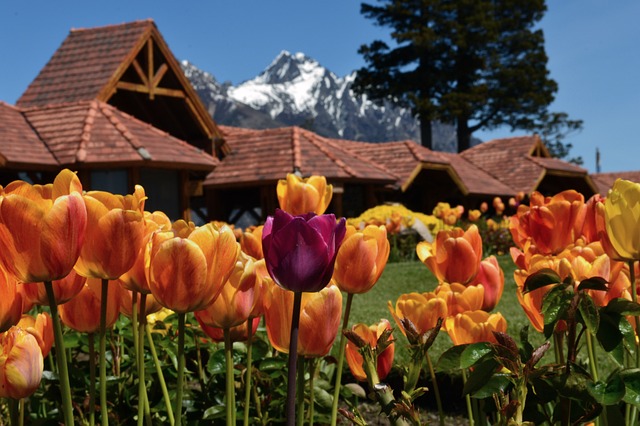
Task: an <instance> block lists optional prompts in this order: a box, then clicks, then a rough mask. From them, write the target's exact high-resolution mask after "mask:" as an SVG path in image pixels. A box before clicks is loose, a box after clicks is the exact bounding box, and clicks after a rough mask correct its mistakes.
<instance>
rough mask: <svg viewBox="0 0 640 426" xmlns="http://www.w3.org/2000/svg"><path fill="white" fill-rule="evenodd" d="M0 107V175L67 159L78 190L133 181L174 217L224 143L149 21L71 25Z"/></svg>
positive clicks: (52, 167)
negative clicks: (13, 101)
mask: <svg viewBox="0 0 640 426" xmlns="http://www.w3.org/2000/svg"><path fill="white" fill-rule="evenodd" d="M1 109H2V110H3V112H2V114H3V117H8V116H10V117H11V119H10V120H4V119H3V120H2V122H1V123H0V137H1V138H2V140H3V143H2V144H1V145H0V159H1V160H0V166H1V170H2V171H1V172H0V173H1V175H2V177H3V181H5V182H4V183H6V180H7V179H8V178H16V177H26V178H29V179H31V180H32V181H34V182H38V181H50V180H51V174H52V173H55V172H56V171H57V170H59V169H61V168H64V167H67V168H71V169H73V170H77V171H78V175H79V177H80V179H81V181H82V183H83V186H84V187H85V188H87V189H102V190H108V191H112V192H116V193H127V192H131V191H132V189H133V186H134V184H135V183H141V184H142V185H143V186H144V187H145V189H146V191H147V195H148V196H149V200H148V204H147V206H146V207H147V209H148V210H155V209H161V210H163V211H165V212H167V213H168V214H169V215H170V216H171V217H172V218H174V219H178V218H181V217H182V218H188V217H190V216H191V215H192V213H193V212H196V211H198V209H199V208H200V207H201V206H203V204H204V201H203V200H204V197H203V193H202V185H201V184H202V181H203V180H204V178H205V177H206V175H207V174H208V173H209V172H210V171H211V170H213V169H214V168H215V166H216V165H217V164H218V162H219V160H218V159H217V157H216V154H217V153H220V152H222V151H223V150H224V147H223V146H222V144H223V141H222V138H221V133H220V131H219V129H218V127H217V126H216V124H215V123H214V122H213V120H212V119H211V117H210V116H209V114H208V113H207V111H206V109H205V108H204V106H203V105H202V102H201V101H200V99H199V98H198V96H197V95H196V93H195V91H194V90H193V88H192V87H191V85H190V84H189V82H188V80H187V79H186V77H185V76H184V74H183V73H182V70H181V68H180V66H179V64H178V62H177V61H176V59H175V58H174V57H173V54H172V53H171V51H170V50H169V48H168V46H167V44H166V43H165V41H164V40H163V38H162V36H161V35H160V32H159V31H158V29H157V27H156V25H155V23H154V22H153V21H151V20H145V21H136V22H131V23H126V24H121V25H110V26H105V27H99V28H88V29H75V30H71V32H70V33H69V35H68V36H67V38H66V39H65V40H64V41H63V43H62V45H61V46H60V47H59V48H58V50H57V51H56V52H55V53H54V54H53V56H52V57H51V59H50V60H49V62H48V63H47V64H46V65H45V66H44V68H43V69H42V70H41V71H40V73H39V74H38V76H37V77H36V78H35V79H34V80H33V82H32V83H31V84H30V85H29V87H28V88H27V89H26V90H25V92H24V93H23V95H22V96H21V97H20V99H18V101H17V105H16V106H15V107H11V106H9V105H6V104H4V105H2V106H1ZM29 128H31V132H29ZM27 133H30V134H29V135H28V136H27V140H28V141H29V142H28V144H29V147H30V148H31V149H30V150H28V151H27V150H25V149H23V148H22V145H23V144H24V142H22V141H21V139H23V136H24V134H27ZM21 135H22V136H21ZM47 153H48V154H47ZM34 172H39V173H41V174H40V175H39V174H37V173H34ZM25 173H26V174H25Z"/></svg>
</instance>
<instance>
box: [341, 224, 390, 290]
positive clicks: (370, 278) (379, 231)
mask: <svg viewBox="0 0 640 426" xmlns="http://www.w3.org/2000/svg"><path fill="white" fill-rule="evenodd" d="M388 259H389V240H388V239H387V230H386V228H385V227H384V226H374V225H369V226H367V227H366V228H364V229H363V230H362V231H357V230H356V229H355V228H354V227H353V226H351V225H348V226H347V233H346V235H345V238H344V240H343V241H342V245H341V246H340V249H339V250H338V256H337V257H336V263H335V269H334V271H333V278H334V280H335V281H336V283H337V284H338V288H340V290H342V291H344V292H346V293H350V294H361V293H366V292H367V291H369V290H371V288H372V287H373V285H374V284H375V283H376V282H378V279H379V278H380V275H382V271H384V267H385V266H386V264H387V260H388Z"/></svg>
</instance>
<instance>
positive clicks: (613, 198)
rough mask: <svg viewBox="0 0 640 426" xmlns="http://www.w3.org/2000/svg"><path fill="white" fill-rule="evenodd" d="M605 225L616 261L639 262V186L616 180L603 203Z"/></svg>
mask: <svg viewBox="0 0 640 426" xmlns="http://www.w3.org/2000/svg"><path fill="white" fill-rule="evenodd" d="M604 213H605V225H606V230H607V235H608V236H609V241H610V242H611V245H612V246H613V249H614V250H615V253H616V255H617V256H616V259H617V260H627V261H629V260H640V184H638V183H635V182H631V181H628V180H624V179H618V180H616V181H615V183H614V184H613V187H612V188H611V189H610V190H609V194H608V196H607V199H606V200H605V201H604Z"/></svg>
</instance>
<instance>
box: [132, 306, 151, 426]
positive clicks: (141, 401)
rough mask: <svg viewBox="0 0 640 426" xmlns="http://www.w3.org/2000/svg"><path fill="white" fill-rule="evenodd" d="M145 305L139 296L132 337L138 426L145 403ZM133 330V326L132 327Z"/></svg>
mask: <svg viewBox="0 0 640 426" xmlns="http://www.w3.org/2000/svg"><path fill="white" fill-rule="evenodd" d="M146 304H147V295H146V294H142V293H141V294H140V307H139V308H140V315H139V316H138V327H139V330H138V333H137V334H138V335H137V336H134V339H135V338H137V339H139V340H138V343H137V345H136V346H137V347H136V351H137V352H136V357H137V359H138V426H142V424H143V422H144V409H145V402H146V404H147V405H148V402H147V401H146V399H147V398H146V392H147V388H146V380H145V372H144V329H145V327H144V325H145V323H146V321H145V319H146V318H147V316H146V315H145V313H146V308H147V307H146ZM134 329H135V326H134Z"/></svg>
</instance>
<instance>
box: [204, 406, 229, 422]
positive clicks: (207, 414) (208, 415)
mask: <svg viewBox="0 0 640 426" xmlns="http://www.w3.org/2000/svg"><path fill="white" fill-rule="evenodd" d="M223 414H226V408H225V406H224V405H214V406H213V407H209V408H207V409H206V410H205V411H204V413H203V415H202V418H203V419H204V420H211V419H215V418H219V417H221V416H222V415H223Z"/></svg>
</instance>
